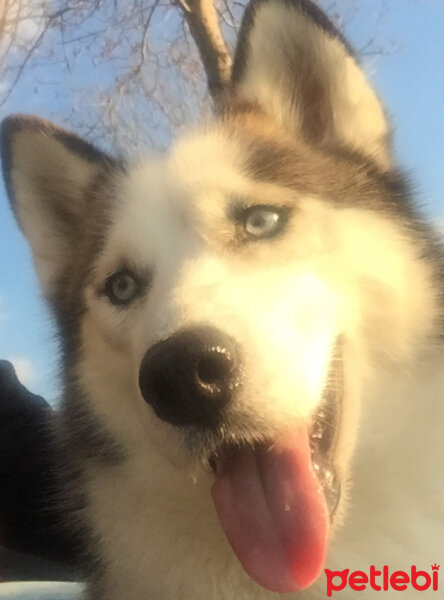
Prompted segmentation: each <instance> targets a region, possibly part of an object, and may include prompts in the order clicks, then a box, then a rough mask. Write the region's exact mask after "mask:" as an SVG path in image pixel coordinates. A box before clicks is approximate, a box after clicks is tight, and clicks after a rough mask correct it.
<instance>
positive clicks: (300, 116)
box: [233, 0, 390, 169]
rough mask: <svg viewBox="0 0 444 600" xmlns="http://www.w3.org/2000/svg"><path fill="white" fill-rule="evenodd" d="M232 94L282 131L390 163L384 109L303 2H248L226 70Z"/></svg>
mask: <svg viewBox="0 0 444 600" xmlns="http://www.w3.org/2000/svg"><path fill="white" fill-rule="evenodd" d="M233 88H234V91H235V92H236V94H237V95H239V96H240V97H243V98H244V99H246V100H248V101H251V102H254V103H256V104H259V106H260V107H261V108H262V109H263V110H264V111H265V112H268V113H269V114H271V115H272V116H273V117H275V118H276V119H277V120H278V121H279V122H280V123H281V124H282V125H283V126H284V127H285V128H286V129H287V130H288V129H290V130H293V131H294V132H295V133H297V134H299V135H301V134H302V135H304V136H305V137H306V138H308V139H309V140H311V141H312V142H314V143H316V144H319V145H329V146H343V147H344V146H345V147H347V148H349V149H352V150H356V151H358V152H360V153H361V154H364V155H365V156H366V157H370V158H372V159H373V160H375V161H376V162H377V163H378V164H379V165H380V166H381V167H383V168H384V169H385V168H388V167H389V164H390V158H389V154H390V148H389V138H390V135H389V126H388V124H387V121H386V118H385V114H384V109H383V107H382V105H381V103H380V101H379V100H378V98H377V96H376V94H375V92H374V91H373V90H372V89H371V87H370V86H369V84H368V82H367V80H366V77H365V75H364V73H363V71H362V69H361V68H360V67H359V65H358V62H357V59H356V57H355V55H354V52H353V50H352V49H351V47H350V46H349V44H348V43H347V41H346V40H345V39H344V38H343V36H342V35H341V34H340V33H339V31H337V29H336V28H335V27H334V25H333V24H332V23H330V21H329V20H328V18H327V16H326V15H325V14H324V13H323V12H322V11H321V10H320V9H319V8H318V7H317V6H316V5H315V4H314V3H313V2H311V1H310V0H252V1H251V2H250V4H249V5H248V7H247V9H246V12H245V15H244V18H243V22H242V26H241V29H240V33H239V40H238V45H237V49H236V53H235V59H234V65H233Z"/></svg>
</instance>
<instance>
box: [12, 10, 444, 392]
mask: <svg viewBox="0 0 444 600" xmlns="http://www.w3.org/2000/svg"><path fill="white" fill-rule="evenodd" d="M343 4H344V5H347V6H351V3H350V2H348V3H347V1H346V0H343ZM384 6H386V7H387V8H386V10H384ZM380 9H381V10H382V12H381V11H380ZM443 23H444V0H402V2H399V1H398V2H396V1H391V2H390V1H387V2H383V0H361V1H360V2H359V3H358V11H357V13H356V15H355V16H354V17H353V18H352V19H351V20H350V21H349V22H347V24H346V33H347V35H348V36H349V38H350V40H351V41H352V43H353V44H354V45H355V47H357V48H361V47H363V46H364V45H365V44H366V42H367V40H368V39H369V37H370V36H372V35H374V34H376V35H377V38H378V40H379V41H380V42H381V43H382V44H383V45H384V46H385V47H387V48H390V47H392V45H394V46H396V47H397V50H396V52H394V53H389V54H388V55H384V56H382V57H374V56H369V57H366V58H365V59H364V64H365V65H366V67H367V69H368V71H369V73H370V75H371V77H372V79H373V81H374V82H375V85H376V87H377V89H378V90H379V92H380V94H381V96H382V98H383V100H384V102H385V104H386V107H387V109H388V112H389V115H390V116H391V119H392V122H393V124H394V126H395V130H396V137H395V140H396V154H397V157H398V162H399V163H400V164H401V165H403V166H404V167H406V168H407V169H408V171H409V172H410V174H411V176H412V178H413V181H414V184H415V189H416V192H417V197H418V200H419V203H420V204H421V205H422V206H424V210H425V211H426V214H427V215H428V216H429V217H430V218H431V219H432V220H434V221H436V223H438V224H439V225H442V224H443V223H444V198H443V196H444V195H443V190H444V68H443V66H442V61H443V57H444V35H443ZM85 64H86V63H85ZM93 76H94V73H93V72H92V67H91V66H88V67H87V66H85V70H84V77H85V81H87V82H88V83H90V81H91V78H92V77H93ZM100 84H101V82H100V81H98V82H97V85H100ZM0 85H1V81H0ZM34 90H35V84H34V81H33V78H32V75H27V76H26V77H25V78H24V79H23V81H22V82H21V84H20V85H19V86H18V87H17V89H16V92H15V93H14V94H13V96H11V98H10V100H9V102H8V104H7V105H6V106H5V107H4V108H3V109H2V110H1V112H0V118H3V117H5V116H6V115H7V114H9V113H12V112H25V113H32V114H37V115H39V116H44V117H47V118H51V119H52V120H54V121H57V116H58V115H61V114H62V113H63V112H64V111H66V108H67V106H68V105H69V103H70V102H72V100H73V98H72V96H71V94H70V92H69V90H68V89H67V91H66V93H65V94H61V95H54V91H53V89H52V88H51V86H47V87H45V86H40V87H39V89H38V90H37V91H36V92H35V91H34ZM0 358H9V359H12V360H13V362H14V363H15V364H16V366H17V367H18V371H19V373H20V374H21V375H22V377H23V381H24V382H25V383H26V384H27V385H29V386H30V388H31V389H32V390H33V391H35V392H36V393H40V394H42V395H44V396H46V397H47V398H48V399H49V400H50V401H51V402H56V401H57V397H58V393H59V384H58V381H57V343H56V337H55V332H54V329H53V328H52V326H51V319H50V317H49V315H48V312H47V310H46V308H45V306H44V303H43V302H42V300H41V297H40V293H39V291H38V286H37V282H36V278H35V275H34V272H33V269H32V263H31V257H30V252H29V249H28V247H27V245H26V243H25V240H24V238H23V236H22V235H21V234H20V232H19V231H18V229H17V226H16V224H15V222H14V220H13V218H12V216H11V213H10V211H9V207H8V203H7V200H6V196H5V192H4V189H3V187H2V186H1V185H0Z"/></svg>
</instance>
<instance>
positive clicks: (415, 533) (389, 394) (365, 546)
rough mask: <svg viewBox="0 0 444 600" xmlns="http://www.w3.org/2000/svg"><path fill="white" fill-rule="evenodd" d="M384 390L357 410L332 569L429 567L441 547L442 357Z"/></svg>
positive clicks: (386, 384) (396, 379)
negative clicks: (347, 491)
mask: <svg viewBox="0 0 444 600" xmlns="http://www.w3.org/2000/svg"><path fill="white" fill-rule="evenodd" d="M441 350H442V349H441ZM440 354H441V356H442V354H443V353H442V352H440ZM381 389H382V386H381ZM383 389H384V390H385V392H382V391H381V390H378V391H375V393H374V394H373V393H372V395H371V397H368V398H366V399H365V401H364V403H363V407H362V414H361V424H362V425H361V428H360V430H359V433H358V438H357V448H356V453H355V460H354V464H353V487H352V489H351V491H350V503H349V511H348V514H347V516H346V519H345V523H344V526H343V528H342V529H341V530H339V531H338V533H337V536H336V539H335V540H334V542H333V544H332V554H331V556H332V560H331V562H332V563H336V559H335V557H336V556H340V560H341V564H334V568H335V569H338V570H342V569H345V568H350V569H351V570H364V571H365V570H368V568H369V567H370V565H372V564H374V565H377V566H383V565H385V564H387V565H389V566H390V568H398V569H406V568H407V567H408V568H410V566H411V565H417V566H418V568H420V567H421V568H430V564H431V563H430V561H433V562H435V561H438V558H439V555H440V551H442V538H441V534H440V531H438V529H437V526H436V524H437V523H442V521H443V518H444V508H443V507H444V485H443V484H442V481H441V468H442V460H443V458H444V442H443V437H442V432H441V431H440V427H439V424H440V423H442V419H443V416H444V415H443V413H444V403H443V402H442V393H443V389H444V360H443V359H442V358H440V357H439V356H438V353H436V354H435V355H434V356H433V357H431V358H430V359H429V360H427V361H422V362H420V363H419V364H418V366H416V367H415V368H411V369H409V370H408V371H407V370H406V371H405V372H404V373H403V374H401V376H399V374H398V376H397V377H394V378H393V379H392V380H390V381H388V382H387V381H385V382H384V387H383ZM338 546H340V549H339V548H338ZM335 549H336V551H335ZM429 563H430V564H429Z"/></svg>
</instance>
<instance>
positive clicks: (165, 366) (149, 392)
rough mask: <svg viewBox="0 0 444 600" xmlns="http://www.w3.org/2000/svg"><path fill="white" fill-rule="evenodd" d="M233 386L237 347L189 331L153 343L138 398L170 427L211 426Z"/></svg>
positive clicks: (211, 334)
mask: <svg viewBox="0 0 444 600" xmlns="http://www.w3.org/2000/svg"><path fill="white" fill-rule="evenodd" d="M238 385H239V357H238V350H237V345H236V343H235V341H234V340H233V339H232V338H230V337H229V336H228V335H226V334H225V333H223V332H221V331H219V330H218V329H215V328H212V327H204V326H200V327H194V328H192V329H187V330H184V331H181V332H179V333H177V334H175V335H172V336H171V337H169V338H167V339H166V340H162V341H161V342H158V343H157V344H155V345H154V346H152V347H151V348H150V349H149V350H148V352H147V353H146V354H145V356H144V358H143V361H142V364H141V366H140V372H139V386H140V391H141V392H142V396H143V397H144V398H145V400H146V401H147V402H148V403H149V404H151V406H152V407H153V409H154V411H155V412H156V414H157V416H158V417H159V418H161V419H163V420H164V421H167V422H168V423H171V424H173V425H197V426H200V427H213V426H215V425H217V424H218V422H219V421H220V418H221V415H222V413H223V409H224V407H226V405H227V404H228V403H229V402H230V400H231V399H232V396H233V393H234V391H235V389H236V387H237V386H238Z"/></svg>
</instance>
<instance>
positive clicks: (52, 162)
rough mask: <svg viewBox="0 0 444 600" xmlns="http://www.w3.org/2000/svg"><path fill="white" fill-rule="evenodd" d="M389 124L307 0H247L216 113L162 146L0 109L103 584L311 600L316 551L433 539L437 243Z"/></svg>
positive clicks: (347, 557) (160, 597)
mask: <svg viewBox="0 0 444 600" xmlns="http://www.w3.org/2000/svg"><path fill="white" fill-rule="evenodd" d="M390 138H391V136H390V126H389V125H388V123H387V120H386V116H385V113H384V109H383V107H382V105H381V103H380V101H379V99H378V98H377V96H376V94H375V92H374V91H373V90H372V89H371V87H370V86H369V84H368V82H367V80H366V78H365V75H364V73H363V72H362V70H361V69H360V67H359V64H358V61H357V58H356V56H355V55H354V53H353V50H352V49H351V48H350V46H349V45H348V43H347V42H346V41H345V40H344V39H343V37H342V36H341V34H340V33H339V32H338V31H337V30H336V29H335V28H334V27H333V25H332V24H331V23H330V22H329V21H328V19H327V17H326V16H325V15H324V14H323V13H322V12H321V11H320V10H319V9H318V8H317V7H316V6H315V5H314V4H313V3H312V2H310V1H309V0H253V2H252V3H251V4H250V5H249V6H248V7H247V10H246V13H245V16H244V20H243V23H242V27H241V30H240V34H239V40H238V46H237V50H236V53H235V59H234V68H233V75H232V82H231V85H230V89H229V90H228V91H227V93H226V95H225V97H224V99H223V101H222V102H221V103H220V105H219V106H218V108H217V110H216V115H215V118H214V120H213V121H212V122H210V123H207V124H205V125H204V126H201V127H200V128H198V129H197V130H196V131H194V132H191V133H189V134H187V135H185V136H183V137H181V139H179V140H178V141H177V143H176V144H175V145H174V146H173V148H172V149H171V150H170V152H169V153H168V154H166V155H165V156H159V157H155V158H150V159H149V160H143V161H139V162H122V161H120V160H114V159H112V158H110V157H109V156H106V155H105V154H103V153H102V152H100V151H99V150H97V149H96V148H94V147H93V146H91V145H89V144H88V143H87V142H85V141H82V140H81V139H79V138H77V137H76V136H74V135H72V134H70V133H67V132H65V131H63V130H61V129H58V128H56V127H54V126H53V125H51V124H49V123H47V122H45V121H42V120H39V119H36V118H31V117H23V116H13V117H10V118H9V119H7V120H6V121H5V122H4V124H3V129H2V157H3V168H4V176H5V180H6V185H7V188H8V192H9V196H10V199H11V204H12V208H13V210H14V212H15V214H16V217H17V220H18V222H19V224H20V226H21V228H22V230H23V232H24V234H25V235H26V237H27V238H28V240H29V243H30V245H31V247H32V251H33V256H34V261H35V266H36V270H37V273H38V276H39V278H40V282H41V285H42V288H43V291H44V294H45V296H46V298H47V299H48V302H49V304H50V306H51V308H52V310H53V312H54V316H55V319H56V322H57V326H58V328H59V331H60V334H61V340H62V356H63V371H64V400H63V406H62V409H61V415H60V440H61V442H62V443H63V446H64V448H65V449H64V452H65V457H66V458H65V464H66V469H69V470H70V472H72V479H71V488H70V492H69V493H70V494H73V495H74V496H75V497H76V498H80V499H81V506H82V508H81V511H80V513H79V516H78V519H79V521H80V523H81V524H82V530H83V531H84V533H85V536H86V538H87V541H88V549H89V554H88V557H89V558H88V561H89V564H90V567H91V568H90V570H91V575H90V578H89V583H88V588H87V592H86V594H87V598H89V599H91V600H99V599H100V600H123V599H124V600H147V599H149V600H253V599H254V600H266V599H271V598H277V597H281V596H280V595H282V594H285V593H288V592H290V593H291V594H292V595H290V596H289V597H294V598H298V599H299V598H301V599H304V600H306V599H320V598H324V597H325V591H326V588H325V586H326V579H325V577H326V576H325V575H324V573H323V569H324V568H328V569H329V570H337V571H344V570H346V569H350V571H352V570H362V571H366V572H368V570H369V567H370V566H371V565H375V566H376V567H377V568H381V567H382V566H383V565H388V566H389V567H390V570H391V571H393V570H395V569H404V570H408V569H410V567H411V565H416V567H417V568H418V569H426V570H428V571H430V565H431V564H432V563H435V562H438V563H439V562H440V560H441V559H442V558H443V555H442V551H443V549H444V542H443V537H442V531H441V530H440V529H442V523H443V517H444V514H443V513H444V508H443V507H444V498H443V493H442V485H440V481H439V480H440V478H441V465H442V462H441V461H442V457H443V452H442V446H443V442H442V438H443V435H442V423H443V404H444V403H443V402H442V396H441V394H442V391H441V390H442V388H443V383H444V382H443V379H444V375H443V370H442V356H443V354H442V329H443V321H442V316H443V311H442V304H443V303H442V297H441V289H442V265H443V262H442V254H441V250H440V248H439V243H438V241H437V238H436V237H435V235H434V233H433V232H432V230H431V228H430V227H429V226H428V225H427V224H425V223H424V221H423V220H422V219H421V218H420V217H419V216H418V213H417V212H416V210H415V208H414V207H413V205H412V202H411V199H410V196H409V191H408V189H407V186H406V184H405V181H404V179H403V177H402V176H401V175H400V174H399V172H398V171H397V170H396V169H394V167H393V164H392V156H391V149H390ZM76 503H77V500H76ZM337 587H340V586H337ZM355 589H356V587H355ZM361 589H363V588H361ZM417 595H418V594H417V591H415V590H414V591H413V592H412V590H411V589H410V588H409V589H407V590H406V591H405V593H404V596H403V597H406V598H407V597H408V598H413V597H415V598H417ZM339 596H340V597H341V598H348V599H351V598H355V596H356V593H355V591H353V590H352V589H351V587H350V586H348V587H347V586H345V585H344V590H343V591H342V592H341V594H339ZM363 597H367V596H366V595H363Z"/></svg>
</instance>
